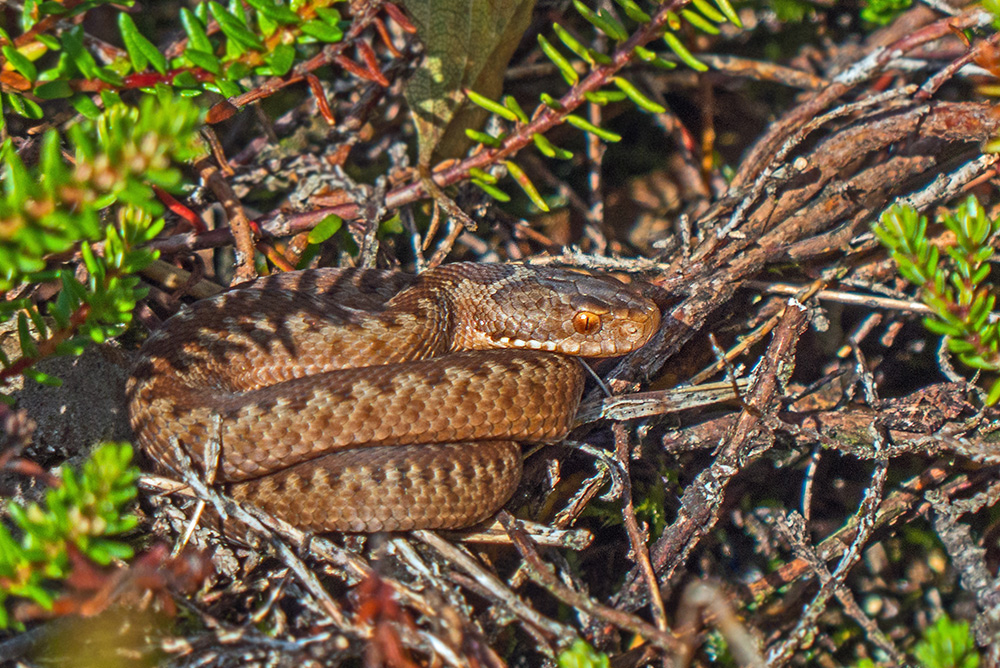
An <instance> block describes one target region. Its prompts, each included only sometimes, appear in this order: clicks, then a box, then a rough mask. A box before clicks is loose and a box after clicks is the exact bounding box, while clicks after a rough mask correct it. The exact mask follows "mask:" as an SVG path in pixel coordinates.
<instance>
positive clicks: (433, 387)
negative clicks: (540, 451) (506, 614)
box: [126, 262, 660, 532]
mask: <svg viewBox="0 0 1000 668" xmlns="http://www.w3.org/2000/svg"><path fill="white" fill-rule="evenodd" d="M659 320H660V313H659V310H658V309H657V307H656V305H655V304H654V303H653V302H652V301H651V300H649V299H647V298H646V297H643V296H641V295H640V294H639V292H638V291H637V290H635V289H634V288H633V287H631V286H629V285H626V284H624V283H622V282H620V281H618V280H616V279H614V278H611V277H605V276H594V275H586V274H581V273H578V272H574V271H570V270H565V269H552V268H545V267H538V266H530V265H524V264H490V263H468V262H455V263H449V264H442V265H439V266H437V267H434V268H432V269H428V270H426V271H423V272H421V273H419V274H410V273H406V272H402V271H390V270H378V269H338V268H320V269H308V270H302V271H289V272H283V273H276V274H273V275H270V276H266V277H263V278H259V279H257V280H255V281H252V282H248V283H244V284H242V285H240V286H236V287H235V288H233V289H231V290H229V291H227V292H223V293H221V294H219V295H216V296H214V297H210V298H207V299H202V300H200V301H196V302H194V303H193V304H190V305H186V306H182V307H181V309H180V310H179V311H178V312H177V313H176V314H174V315H173V316H171V317H170V318H168V319H167V320H165V321H164V322H163V324H162V326H161V327H160V328H159V329H157V330H156V331H155V332H154V333H152V334H151V335H150V336H149V338H147V339H146V341H145V342H144V343H143V345H142V347H141V348H140V350H139V354H138V357H137V360H136V362H135V365H134V367H133V369H132V372H131V374H130V377H129V380H128V383H127V387H126V392H127V404H128V413H129V421H130V424H131V426H132V429H133V431H134V433H135V437H136V442H137V444H138V447H139V449H140V450H141V451H143V452H145V453H146V454H147V455H148V456H149V458H150V459H152V461H153V462H154V463H155V465H156V466H157V468H161V469H162V468H165V469H167V470H172V471H174V472H180V471H182V470H183V467H184V466H188V467H190V466H191V464H192V463H193V465H194V466H195V468H198V469H200V470H199V471H198V473H199V475H203V476H206V477H207V478H208V479H210V480H212V481H213V482H214V483H216V484H221V485H224V486H225V487H226V489H227V490H228V491H229V493H230V494H231V495H232V496H233V498H235V499H236V500H237V501H240V502H249V503H251V504H253V505H255V506H257V507H258V508H260V509H262V510H264V511H266V512H269V513H272V514H273V515H275V516H276V517H279V518H281V519H283V520H286V521H287V522H289V523H291V524H293V525H295V526H297V527H299V528H301V529H303V530H308V531H314V532H331V531H344V532H379V531H405V530H410V529H458V528H464V527H469V526H472V525H475V524H477V523H479V522H481V521H483V520H484V519H486V518H488V517H490V516H492V515H493V514H495V513H496V512H497V511H498V510H499V509H500V508H501V507H502V506H503V505H504V504H505V503H506V502H507V501H508V500H509V499H510V497H511V496H512V495H513V493H514V491H515V490H516V488H517V486H518V483H519V481H520V477H521V471H522V461H521V460H522V454H521V448H520V445H519V444H520V443H539V444H546V443H556V442H559V441H561V440H563V439H565V438H566V436H567V435H568V434H569V432H570V430H571V428H572V426H573V419H574V416H575V413H576V411H577V408H578V405H579V403H580V398H581V395H582V392H583V387H584V382H585V375H584V374H585V370H584V368H583V365H582V364H581V363H580V360H579V359H576V358H600V357H615V356H621V355H624V354H626V353H628V352H630V351H633V350H635V349H637V348H639V347H640V346H642V345H643V344H644V343H645V342H646V341H648V340H649V338H650V337H651V336H652V334H653V333H654V332H655V331H656V329H657V328H658V326H659ZM210 453H216V454H215V456H214V457H213V456H212V455H211V454H210ZM185 460H186V463H185Z"/></svg>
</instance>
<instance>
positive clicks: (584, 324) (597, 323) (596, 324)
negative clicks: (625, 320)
mask: <svg viewBox="0 0 1000 668" xmlns="http://www.w3.org/2000/svg"><path fill="white" fill-rule="evenodd" d="M573 329H575V330H576V333H577V334H596V333H597V332H599V331H601V317H600V316H599V315H597V314H596V313H591V312H590V311H579V312H578V313H577V314H576V315H574V316H573Z"/></svg>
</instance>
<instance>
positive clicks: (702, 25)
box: [681, 9, 721, 35]
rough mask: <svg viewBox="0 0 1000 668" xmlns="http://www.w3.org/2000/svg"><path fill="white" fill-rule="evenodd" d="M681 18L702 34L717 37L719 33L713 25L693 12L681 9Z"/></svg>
mask: <svg viewBox="0 0 1000 668" xmlns="http://www.w3.org/2000/svg"><path fill="white" fill-rule="evenodd" d="M681 16H683V17H684V18H685V19H687V21H688V23H690V24H691V25H693V26H694V27H695V28H698V29H699V30H701V31H702V32H706V33H708V34H709V35H718V34H719V33H720V32H721V31H720V30H719V29H718V28H716V27H715V26H714V25H712V24H711V23H709V22H708V21H706V20H705V17H703V16H702V15H701V14H699V13H697V12H695V11H693V10H690V9H683V10H681Z"/></svg>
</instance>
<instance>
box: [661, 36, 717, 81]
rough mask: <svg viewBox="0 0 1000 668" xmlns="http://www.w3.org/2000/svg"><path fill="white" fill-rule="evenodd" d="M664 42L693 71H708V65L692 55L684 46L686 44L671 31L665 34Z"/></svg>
mask: <svg viewBox="0 0 1000 668" xmlns="http://www.w3.org/2000/svg"><path fill="white" fill-rule="evenodd" d="M663 41H664V42H666V43H667V46H669V47H670V50H671V51H673V52H674V53H676V54H677V57H678V58H680V59H681V60H682V61H683V62H684V64H686V65H687V66H688V67H690V68H691V69H692V70H694V71H696V72H707V71H708V65H706V64H705V63H703V62H701V61H700V60H698V59H697V58H695V57H694V56H693V55H691V52H690V51H688V50H687V47H686V46H684V44H683V43H682V42H681V40H680V39H679V38H678V37H677V35H675V34H674V33H672V32H670V31H667V32H665V33H664V34H663Z"/></svg>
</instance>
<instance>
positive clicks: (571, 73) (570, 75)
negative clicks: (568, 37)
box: [538, 33, 580, 86]
mask: <svg viewBox="0 0 1000 668" xmlns="http://www.w3.org/2000/svg"><path fill="white" fill-rule="evenodd" d="M538 44H539V45H540V46H541V47H542V53H544V54H545V55H546V57H547V58H548V59H549V60H551V61H552V63H553V64H554V65H555V66H556V68H557V69H558V70H559V73H560V74H562V78H563V79H565V80H566V83H568V84H569V85H570V86H575V85H576V84H577V82H579V81H580V75H578V74H577V73H576V70H574V69H573V64H572V63H570V62H569V60H567V59H566V56H564V55H562V54H561V53H559V49H557V48H556V47H554V46H552V43H551V42H549V40H547V39H545V36H544V35H542V34H541V33H539V34H538Z"/></svg>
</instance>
